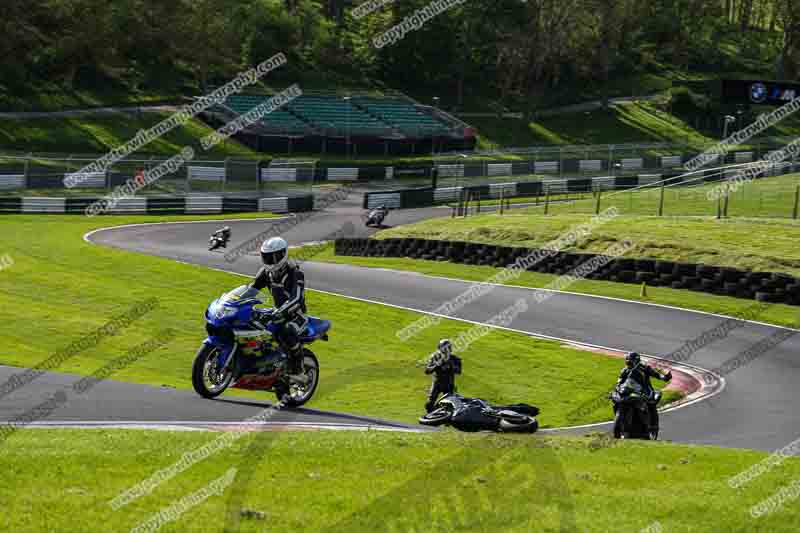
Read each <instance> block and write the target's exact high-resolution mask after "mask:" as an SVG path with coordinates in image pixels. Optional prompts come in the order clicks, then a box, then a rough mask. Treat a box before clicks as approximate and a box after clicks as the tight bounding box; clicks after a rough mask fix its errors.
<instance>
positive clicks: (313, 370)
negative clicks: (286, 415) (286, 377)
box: [275, 348, 319, 407]
mask: <svg viewBox="0 0 800 533" xmlns="http://www.w3.org/2000/svg"><path fill="white" fill-rule="evenodd" d="M303 374H304V375H305V377H306V379H307V380H308V381H307V383H306V385H305V386H304V387H302V388H301V387H299V386H297V385H294V384H290V385H289V395H288V400H287V402H286V404H287V406H288V407H300V406H301V405H303V404H305V403H306V402H308V401H309V400H310V399H311V397H312V396H314V392H315V391H316V390H317V385H318V384H319V361H318V360H317V356H316V355H314V352H312V351H311V350H308V349H306V348H303ZM282 379H283V378H282ZM275 396H276V397H277V398H278V401H280V400H281V392H280V391H279V390H276V391H275Z"/></svg>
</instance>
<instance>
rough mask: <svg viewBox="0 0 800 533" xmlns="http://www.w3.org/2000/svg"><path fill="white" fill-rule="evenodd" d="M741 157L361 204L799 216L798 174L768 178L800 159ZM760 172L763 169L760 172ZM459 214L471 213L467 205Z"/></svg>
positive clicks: (402, 194) (426, 191)
mask: <svg viewBox="0 0 800 533" xmlns="http://www.w3.org/2000/svg"><path fill="white" fill-rule="evenodd" d="M755 165H756V163H741V164H734V165H727V166H724V167H717V168H710V169H707V170H700V171H695V172H689V173H687V172H680V171H671V172H667V173H659V174H637V175H632V176H598V177H591V178H575V179H546V178H544V179H540V180H537V181H521V182H516V181H515V182H498V183H485V184H480V185H468V186H456V187H437V188H436V189H432V188H430V187H421V188H410V189H395V190H380V191H373V192H368V193H365V194H364V200H363V206H364V208H366V209H372V208H374V207H377V206H379V205H385V206H387V207H389V208H391V209H404V208H419V207H429V206H433V205H437V204H458V205H459V207H462V208H463V207H465V206H468V205H471V206H473V207H475V208H478V209H480V206H481V204H483V205H486V204H487V203H488V204H492V203H511V201H512V200H514V199H521V200H520V201H515V202H514V203H520V202H526V203H528V204H530V205H532V206H533V207H537V206H538V207H541V208H542V209H543V212H544V214H556V213H585V214H590V213H595V214H596V213H599V212H600V211H601V210H602V209H606V208H608V207H610V206H614V207H616V208H617V209H618V210H619V211H620V212H622V213H625V214H641V215H656V216H661V215H698V216H708V215H717V216H720V217H722V216H761V217H779V218H780V217H789V218H795V219H796V218H798V203H800V180H795V179H793V178H791V177H789V178H782V179H780V180H764V179H763V178H768V177H777V176H782V175H786V174H791V173H794V172H798V171H800V162H783V163H776V164H772V165H770V166H769V167H756V166H755ZM756 170H757V171H756ZM745 172H747V173H748V175H749V177H750V178H752V179H748V180H744V181H742V182H741V183H737V184H736V186H735V187H732V188H731V189H729V190H728V191H727V193H726V194H725V195H717V196H718V197H716V198H712V199H709V195H710V194H711V193H713V192H715V191H713V190H712V189H714V188H720V187H724V186H725V185H724V183H722V182H725V181H726V180H732V179H733V178H735V177H736V176H737V175H745ZM459 212H460V213H468V212H469V209H467V210H466V211H463V210H462V209H459Z"/></svg>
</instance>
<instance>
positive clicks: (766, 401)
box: [0, 193, 800, 450]
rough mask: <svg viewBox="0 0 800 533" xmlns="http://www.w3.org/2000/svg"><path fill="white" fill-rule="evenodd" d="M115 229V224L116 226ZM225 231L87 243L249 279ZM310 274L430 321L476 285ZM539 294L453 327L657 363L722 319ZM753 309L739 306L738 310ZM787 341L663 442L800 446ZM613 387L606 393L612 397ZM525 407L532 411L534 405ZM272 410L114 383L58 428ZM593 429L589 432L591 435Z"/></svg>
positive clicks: (791, 338)
mask: <svg viewBox="0 0 800 533" xmlns="http://www.w3.org/2000/svg"><path fill="white" fill-rule="evenodd" d="M361 199H362V195H361V194H358V193H351V194H350V196H348V198H347V199H346V200H344V201H342V202H339V203H337V204H336V205H335V206H332V207H329V208H327V209H325V210H324V211H321V212H318V213H315V214H313V216H310V217H307V218H305V215H303V218H304V220H302V222H301V223H299V224H297V225H296V226H294V227H292V228H291V229H288V230H287V231H285V232H283V233H282V236H283V237H284V238H286V239H287V240H288V241H289V243H290V244H292V245H299V244H302V243H308V242H315V241H321V240H326V239H329V238H330V237H331V236H332V235H334V234H335V233H336V232H337V231H340V230H342V231H344V232H347V234H348V235H349V236H366V235H368V234H369V233H372V232H373V231H374V230H367V228H365V227H364V226H363V223H362V221H361V218H360V217H361V215H362V213H363V209H361ZM449 215H450V211H449V210H448V209H442V208H428V209H416V210H404V211H393V212H391V213H390V215H389V217H388V218H387V220H386V224H388V225H392V226H393V225H398V224H404V223H410V222H413V221H416V220H422V219H425V218H430V217H433V216H449ZM111 224H113V218H109V225H111ZM225 224H227V225H229V226H231V228H232V239H231V242H230V244H229V246H228V251H230V250H233V249H235V248H236V247H237V246H238V245H240V244H242V243H243V242H245V241H247V240H249V239H252V238H254V237H256V236H259V235H260V234H262V233H264V232H266V231H268V229H269V227H270V226H271V225H272V224H286V220H285V219H284V220H268V219H263V220H243V221H226V222H225ZM221 225H222V224H221V223H220V222H193V223H168V224H149V225H136V226H127V227H118V228H111V229H106V230H99V231H96V232H94V233H92V234H90V235H88V236H87V237H86V238H87V240H90V241H91V242H93V243H95V244H98V245H104V246H113V247H118V248H123V249H126V250H131V251H133V252H139V253H145V254H151V255H158V256H162V257H167V258H171V259H175V260H179V261H183V262H186V263H192V264H198V265H204V266H208V267H211V268H216V269H221V270H225V271H229V272H234V273H240V274H245V275H253V274H254V273H255V272H256V271H257V270H258V267H259V264H260V263H259V257H258V256H257V255H251V254H248V255H244V256H242V257H240V258H239V259H237V260H235V261H232V262H231V261H227V260H226V259H225V256H224V254H222V253H211V252H209V251H208V250H207V240H208V236H209V234H210V233H211V232H212V231H213V230H214V229H216V228H218V227H220V226H221ZM353 232H355V233H353ZM303 270H304V272H305V274H306V280H307V286H308V288H309V289H312V290H319V291H326V292H330V293H335V294H339V295H343V296H347V297H354V298H359V299H364V300H368V301H372V302H377V303H382V304H387V305H393V306H400V307H404V308H409V309H414V310H419V311H433V310H434V309H436V308H437V307H438V306H439V305H441V304H442V303H443V302H445V301H446V300H448V299H451V298H454V297H455V296H457V295H458V294H460V293H462V292H463V291H464V290H466V289H467V288H468V286H469V282H464V281H459V280H449V279H443V278H436V277H429V276H424V275H420V274H415V273H406V272H391V274H390V273H389V272H387V271H386V270H383V269H369V268H360V267H354V266H349V265H336V264H326V263H314V262H310V261H308V262H305V263H304V265H303ZM389 274H390V275H389ZM243 281H245V279H244V278H243ZM533 293H534V291H533V290H531V289H525V288H517V287H496V288H495V289H494V290H493V291H491V292H490V293H488V294H486V295H485V296H483V297H481V298H479V299H478V300H476V301H474V302H472V303H471V304H469V305H467V306H465V307H463V308H462V309H460V310H459V311H458V312H457V313H456V314H455V315H454V317H455V318H460V319H464V320H469V321H474V322H484V321H486V320H488V319H489V318H490V317H492V316H494V315H496V314H497V313H499V312H500V311H501V310H503V309H505V308H507V307H508V306H510V305H511V304H512V303H513V302H515V301H516V300H517V299H519V298H527V299H528V301H529V302H530V305H529V306H528V310H527V311H526V312H524V313H521V314H519V315H518V316H517V317H516V318H515V319H514V321H513V322H512V323H511V324H510V326H509V327H510V328H511V329H514V330H517V331H521V332H525V333H529V334H534V335H543V336H549V337H553V338H558V339H564V340H570V341H575V342H580V343H586V344H592V345H598V346H603V347H609V348H614V349H623V350H637V351H640V352H642V353H645V354H650V355H659V356H667V355H668V354H670V353H673V352H675V351H677V350H679V349H680V348H681V347H682V346H683V345H684V344H685V343H686V342H689V341H692V340H694V339H697V338H698V337H700V336H702V335H703V334H704V333H706V332H708V331H710V330H713V329H714V328H715V327H718V326H719V325H720V324H721V323H723V322H724V321H725V320H726V318H725V317H721V316H715V315H709V314H703V313H698V312H693V311H686V310H681V309H675V308H669V307H664V306H658V305H652V304H644V303H637V302H630V301H622V300H613V299H608V298H603V297H594V296H587V295H578V294H570V293H554V294H553V295H552V296H551V297H550V298H549V299H547V300H545V301H544V302H543V303H541V304H537V303H535V302H534V301H533V299H532V296H533ZM751 303H752V302H747V301H746V300H742V307H743V308H744V307H746V306H747V305H749V304H751ZM312 312H313V311H312ZM782 330H783V331H787V330H785V328H778V327H774V326H769V325H764V324H759V323H753V322H747V323H743V324H742V325H741V326H740V327H737V328H734V329H732V330H731V331H730V332H729V333H728V334H727V336H725V337H724V338H721V339H718V340H715V341H714V342H711V343H710V344H708V345H707V346H704V347H703V348H701V349H700V350H698V351H697V352H696V353H694V354H692V355H691V357H690V358H689V359H687V360H686V362H687V363H690V364H692V365H696V366H698V367H701V368H704V369H716V368H718V367H720V366H721V365H723V364H724V363H726V361H728V360H730V359H731V358H735V357H736V356H737V355H739V354H740V353H742V352H745V351H746V350H747V349H748V348H751V347H752V346H753V345H755V344H757V343H759V342H760V341H763V340H764V339H765V338H768V337H770V336H771V335H774V334H776V333H777V332H780V331H782ZM788 333H789V335H786V336H785V337H786V338H783V339H782V340H781V342H780V343H778V344H777V345H776V346H774V347H772V348H771V349H769V350H768V351H766V352H765V353H764V354H763V355H760V356H759V357H757V358H755V359H753V360H752V361H749V362H748V363H747V364H745V365H743V366H741V367H740V368H738V369H736V370H735V371H733V372H730V373H728V374H727V375H725V376H724V387H722V388H721V390H719V392H718V393H717V394H715V395H714V396H713V397H710V398H708V399H705V400H703V401H698V402H695V403H691V404H688V405H686V406H684V407H681V408H679V409H675V410H672V411H669V412H666V413H664V414H663V415H662V418H661V438H663V439H666V440H674V441H679V442H689V443H702V444H714V445H720V446H727V447H739V448H753V449H761V450H774V449H776V448H780V447H782V446H785V445H786V444H788V443H789V442H791V441H793V440H795V439H796V438H797V437H798V434H800V415H797V414H795V412H800V393H798V392H795V390H796V389H797V386H796V384H795V383H794V374H795V372H796V371H797V369H798V366H800V364H799V363H798V358H797V354H800V339H798V336H797V335H795V334H791V333H793V331H792V330H788ZM498 356H501V354H498ZM15 372H19V369H10V368H8V367H0V379H2V381H5V380H6V379H7V378H8V377H9V376H10V375H11V374H12V373H15ZM74 379H77V378H76V377H74V376H72V377H71V376H65V375H58V374H47V375H44V376H41V377H39V378H38V379H37V380H36V381H34V382H33V383H31V384H30V385H28V386H27V387H23V388H21V389H19V390H17V391H14V392H12V393H11V394H9V395H8V396H7V397H5V398H2V399H0V419H6V420H7V419H9V418H12V417H13V416H16V415H18V414H20V413H22V412H24V411H25V410H26V409H30V408H31V407H33V406H35V405H36V404H37V403H39V402H41V401H42V400H43V399H45V398H47V397H48V395H50V396H52V393H53V391H54V390H56V389H57V388H58V387H59V386H61V385H63V384H64V383H66V382H69V380H74ZM531 379H536V376H531ZM612 379H613V378H612ZM612 384H613V383H611V382H610V383H609V386H611V385H612ZM525 400H526V401H531V402H533V403H535V401H536V399H535V398H526V399H525ZM267 403H268V402H267V401H264V402H263V403H262V402H256V401H244V400H236V399H231V398H227V399H226V398H225V397H224V396H223V397H222V398H221V399H219V400H216V401H206V400H202V399H200V398H199V397H197V395H195V394H194V393H193V392H189V391H176V390H172V389H165V388H156V387H147V386H144V385H134V384H125V383H115V382H111V381H109V382H105V383H101V384H98V386H97V387H96V388H95V389H92V391H90V392H89V393H87V395H86V397H85V398H82V399H80V400H78V401H75V402H72V400H70V402H69V403H68V404H67V405H65V406H63V407H62V408H61V409H59V411H58V412H57V413H54V415H53V416H52V417H51V418H52V419H53V420H55V419H58V421H59V422H61V421H65V422H75V423H80V422H83V423H85V424H87V425H91V423H95V422H99V423H108V424H118V425H136V424H138V423H141V424H145V423H154V422H159V423H162V424H174V425H183V426H190V427H203V426H213V425H214V423H220V424H225V423H234V422H237V421H241V420H242V419H244V418H247V417H250V416H253V415H255V414H257V413H258V412H259V411H260V410H261V409H263V408H264V407H265V406H266V405H267ZM311 405H313V400H312V402H311ZM282 420H285V421H287V422H290V423H294V424H297V425H303V424H311V425H314V424H316V425H321V426H324V425H326V424H337V425H339V424H343V427H347V426H350V427H355V428H358V427H365V426H384V427H387V428H389V427H393V426H394V427H395V428H397V429H401V428H402V427H403V426H402V425H400V424H392V423H389V422H382V421H373V420H370V419H365V418H361V417H357V416H349V415H344V414H337V413H323V412H319V411H314V410H313V409H298V410H294V411H287V412H285V413H278V414H277V415H276V417H275V418H274V421H275V423H276V424H277V423H280V422H281V421H282ZM597 429H598V427H593V428H592V430H593V431H596V430H597ZM573 431H574V430H573ZM581 431H583V430H581Z"/></svg>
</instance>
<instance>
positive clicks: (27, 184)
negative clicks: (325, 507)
mask: <svg viewBox="0 0 800 533" xmlns="http://www.w3.org/2000/svg"><path fill="white" fill-rule="evenodd" d="M31 157H33V152H29V153H28V155H27V156H26V157H25V166H24V167H23V170H22V174H23V176H24V177H23V179H24V183H25V188H26V189H29V188H30V182H29V180H28V174H29V172H30V164H31Z"/></svg>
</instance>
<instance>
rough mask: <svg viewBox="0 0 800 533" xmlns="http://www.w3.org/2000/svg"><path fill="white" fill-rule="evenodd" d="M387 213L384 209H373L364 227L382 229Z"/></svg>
mask: <svg viewBox="0 0 800 533" xmlns="http://www.w3.org/2000/svg"><path fill="white" fill-rule="evenodd" d="M387 213H388V212H387V211H385V210H383V209H373V210H372V211H370V212H369V214H368V215H367V219H366V221H365V222H364V225H366V226H367V227H370V226H374V227H376V228H380V227H381V226H383V220H384V219H385V218H386V215H387Z"/></svg>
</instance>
